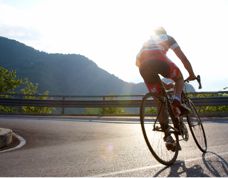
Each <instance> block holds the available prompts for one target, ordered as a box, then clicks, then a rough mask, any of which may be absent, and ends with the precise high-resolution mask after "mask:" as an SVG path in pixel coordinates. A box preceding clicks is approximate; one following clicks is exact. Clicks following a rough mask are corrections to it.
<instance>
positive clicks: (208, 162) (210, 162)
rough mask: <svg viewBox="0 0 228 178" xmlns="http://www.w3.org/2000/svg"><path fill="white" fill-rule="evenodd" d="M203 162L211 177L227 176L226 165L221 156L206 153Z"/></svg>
mask: <svg viewBox="0 0 228 178" xmlns="http://www.w3.org/2000/svg"><path fill="white" fill-rule="evenodd" d="M203 162H204V165H205V166H206V168H207V169H208V170H209V171H210V173H211V174H212V175H213V176H215V177H224V176H228V163H227V161H226V160H225V159H224V158H222V156H220V155H218V154H216V153H214V152H211V151H208V152H207V153H204V154H203Z"/></svg>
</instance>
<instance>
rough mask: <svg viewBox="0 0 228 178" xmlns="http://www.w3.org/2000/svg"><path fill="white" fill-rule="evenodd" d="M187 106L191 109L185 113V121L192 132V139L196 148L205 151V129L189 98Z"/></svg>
mask: <svg viewBox="0 0 228 178" xmlns="http://www.w3.org/2000/svg"><path fill="white" fill-rule="evenodd" d="M188 106H189V108H190V109H191V113H190V114H188V115H187V121H188V125H189V128H190V131H191V133H192V136H193V139H194V141H195V143H196V145H197V146H198V148H199V149H200V150H201V151H202V152H203V153H206V152H207V138H206V134H205V130H204V127H203V124H202V121H201V119H200V116H199V114H198V112H197V110H196V107H195V105H194V103H193V102H192V101H191V100H190V99H189V100H188Z"/></svg>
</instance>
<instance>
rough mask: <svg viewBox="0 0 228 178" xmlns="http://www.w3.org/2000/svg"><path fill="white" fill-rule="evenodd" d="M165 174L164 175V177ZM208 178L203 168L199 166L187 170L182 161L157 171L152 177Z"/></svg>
mask: <svg viewBox="0 0 228 178" xmlns="http://www.w3.org/2000/svg"><path fill="white" fill-rule="evenodd" d="M164 174H165V175H164ZM160 176H162V177H163V176H165V177H183V176H184V177H209V175H207V174H205V173H204V170H203V168H202V167H201V166H200V165H194V166H192V167H190V168H187V167H186V165H185V162H184V161H177V162H176V163H175V164H174V165H172V166H166V167H164V168H163V169H161V170H159V171H158V172H157V173H156V174H155V175H154V177H160Z"/></svg>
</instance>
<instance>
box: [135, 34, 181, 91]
mask: <svg viewBox="0 0 228 178" xmlns="http://www.w3.org/2000/svg"><path fill="white" fill-rule="evenodd" d="M178 47H179V45H178V43H177V42H176V40H175V39H174V38H173V37H171V36H169V35H166V34H162V35H157V36H151V38H150V39H149V40H148V41H147V42H145V43H144V44H143V47H142V49H141V50H140V52H139V54H138V55H137V62H136V64H137V65H138V67H139V69H140V74H141V75H142V77H143V79H144V81H145V83H146V85H147V88H148V89H149V91H152V92H154V91H155V92H159V91H160V87H159V85H158V83H157V82H158V74H161V75H162V76H163V77H166V78H170V79H172V80H174V81H175V80H176V79H177V78H179V77H180V75H181V72H180V70H179V68H178V67H177V66H176V65H175V64H174V63H173V62H172V61H171V60H169V59H168V57H167V56H166V52H167V51H168V50H169V49H173V50H174V49H175V48H178Z"/></svg>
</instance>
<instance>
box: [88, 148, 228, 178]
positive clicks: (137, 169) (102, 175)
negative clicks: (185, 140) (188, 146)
mask: <svg viewBox="0 0 228 178" xmlns="http://www.w3.org/2000/svg"><path fill="white" fill-rule="evenodd" d="M208 153H210V151H209V152H208ZM218 155H219V156H224V155H228V152H222V153H218ZM215 156H216V155H211V156H207V158H212V157H215ZM201 159H202V157H197V158H192V159H187V160H185V161H184V162H193V161H198V160H201ZM164 166H165V165H162V164H157V165H154V166H145V167H139V168H134V169H128V170H123V171H116V172H108V173H104V174H97V175H93V176H92V177H109V176H115V175H118V174H125V173H131V172H135V171H141V170H147V169H154V168H159V167H161V168H162V167H164Z"/></svg>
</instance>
